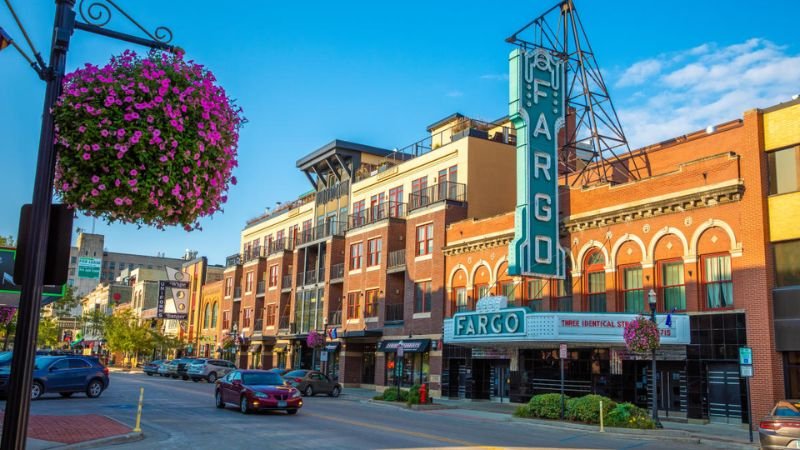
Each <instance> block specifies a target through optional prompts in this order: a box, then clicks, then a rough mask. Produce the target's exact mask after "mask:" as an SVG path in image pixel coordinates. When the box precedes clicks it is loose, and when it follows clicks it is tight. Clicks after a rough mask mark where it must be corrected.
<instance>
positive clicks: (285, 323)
mask: <svg viewBox="0 0 800 450" xmlns="http://www.w3.org/2000/svg"><path fill="white" fill-rule="evenodd" d="M289 318H290V316H281V317H280V319H278V328H279V329H280V330H288V329H289V323H290V321H289Z"/></svg>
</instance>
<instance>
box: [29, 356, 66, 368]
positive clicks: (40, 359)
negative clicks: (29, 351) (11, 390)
mask: <svg viewBox="0 0 800 450" xmlns="http://www.w3.org/2000/svg"><path fill="white" fill-rule="evenodd" d="M61 358H62V357H61V356H37V357H36V362H35V363H34V366H33V370H42V369H44V368H45V367H49V366H50V364H52V363H53V362H54V361H56V360H59V359H61Z"/></svg>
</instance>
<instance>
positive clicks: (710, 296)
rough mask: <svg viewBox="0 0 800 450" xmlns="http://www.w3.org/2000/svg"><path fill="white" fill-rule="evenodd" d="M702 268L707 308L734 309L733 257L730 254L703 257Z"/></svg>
mask: <svg viewBox="0 0 800 450" xmlns="http://www.w3.org/2000/svg"><path fill="white" fill-rule="evenodd" d="M702 267H703V292H704V293H705V297H706V305H705V306H706V308H708V309H720V308H730V307H732V306H733V278H732V276H731V256H730V255H728V254H724V255H706V256H703V257H702Z"/></svg>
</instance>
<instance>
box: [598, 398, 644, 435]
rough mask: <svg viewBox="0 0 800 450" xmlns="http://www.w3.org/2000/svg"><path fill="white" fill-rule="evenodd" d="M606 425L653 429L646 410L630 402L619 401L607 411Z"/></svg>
mask: <svg viewBox="0 0 800 450" xmlns="http://www.w3.org/2000/svg"><path fill="white" fill-rule="evenodd" d="M605 421H606V425H608V426H609V427H621V428H641V429H647V430H650V429H654V428H655V424H654V423H653V420H652V419H651V418H650V417H649V416H648V415H647V411H646V410H644V409H642V408H639V407H638V406H636V405H634V404H632V403H619V404H617V406H616V407H615V408H614V409H612V410H611V411H609V412H608V415H607V416H606V419H605Z"/></svg>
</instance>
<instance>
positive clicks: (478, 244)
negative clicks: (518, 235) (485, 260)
mask: <svg viewBox="0 0 800 450" xmlns="http://www.w3.org/2000/svg"><path fill="white" fill-rule="evenodd" d="M512 239H514V232H511V233H504V234H501V235H497V234H495V235H492V236H489V237H486V236H482V237H479V238H477V239H471V240H466V239H465V240H462V241H459V242H458V243H457V244H453V245H448V246H446V247H445V248H444V249H442V251H443V252H444V254H445V256H455V255H461V254H464V253H473V252H478V251H481V250H488V249H491V248H496V247H508V246H509V245H510V244H511V240H512Z"/></svg>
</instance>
